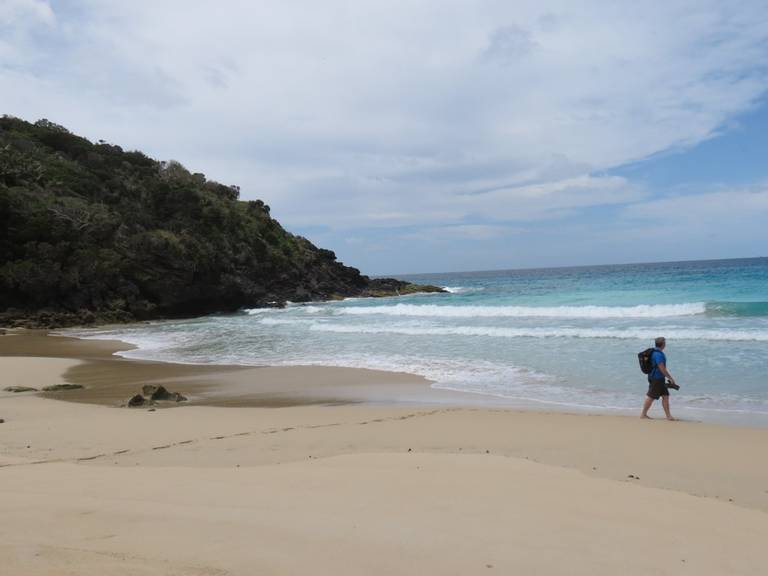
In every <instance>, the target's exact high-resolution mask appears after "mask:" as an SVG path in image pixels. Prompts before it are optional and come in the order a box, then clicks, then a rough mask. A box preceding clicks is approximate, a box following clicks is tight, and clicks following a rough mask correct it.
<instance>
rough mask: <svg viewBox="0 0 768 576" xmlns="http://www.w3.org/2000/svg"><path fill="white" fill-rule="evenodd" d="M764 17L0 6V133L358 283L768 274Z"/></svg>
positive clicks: (731, 5)
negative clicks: (616, 268)
mask: <svg viewBox="0 0 768 576" xmlns="http://www.w3.org/2000/svg"><path fill="white" fill-rule="evenodd" d="M766 91H768V3H766V2H765V1H764V0H758V1H750V0H743V1H738V2H729V1H724V0H718V1H709V0H696V1H677V0H665V1H663V2H661V1H660V2H657V1H654V0H648V1H645V2H636V1H632V2H623V1H613V2H608V1H594V2H589V1H583V2H573V1H571V0H569V1H542V0H536V1H529V0H518V1H516V2H508V1H490V0H485V1H484V0H467V1H458V0H456V1H452V0H424V1H418V0H402V1H399V0H388V1H386V2H384V1H376V2H374V1H366V0H348V1H347V0H324V1H323V2H314V1H297V0H282V1H258V0H250V1H227V0H218V1H215V2H214V1H210V2H208V1H197V2H189V1H184V0H163V1H160V2H158V1H150V0H131V1H130V2H110V1H106V0H103V1H97V0H91V1H86V0H83V1H56V0H51V1H47V2H46V1H45V0H0V113H5V114H10V115H13V116H18V117H20V118H23V119H25V120H29V121H35V120H37V119H39V118H47V119H49V120H52V121H54V122H56V123H58V124H62V125H64V126H66V127H67V128H69V129H70V130H71V131H73V132H75V133H78V134H81V135H83V136H86V137H88V138H90V139H91V140H99V139H103V140H106V141H108V142H111V143H114V144H119V145H120V146H122V147H123V148H125V149H138V150H141V151H143V152H145V153H147V154H148V155H150V156H152V157H154V158H157V159H161V160H169V159H174V160H177V161H179V162H181V163H182V164H184V165H185V166H186V167H187V168H188V169H190V170H191V171H193V172H202V173H204V174H206V176H207V177H208V178H211V179H214V180H218V181H220V182H223V183H225V184H237V185H239V186H240V187H241V198H243V199H256V198H260V199H263V200H264V201H265V202H266V203H267V204H269V205H270V206H271V209H272V215H273V216H274V217H275V218H276V219H277V220H278V221H279V222H280V223H281V224H282V225H283V226H284V227H285V228H287V229H288V230H290V231H291V232H294V233H296V234H301V235H303V236H306V237H307V238H309V239H310V240H311V241H313V242H314V243H316V244H318V245H319V246H322V247H324V248H329V249H331V250H334V251H335V252H336V254H337V256H338V258H339V259H340V260H342V261H344V262H345V263H346V264H349V265H352V266H355V267H357V268H360V269H361V270H362V271H363V272H364V273H367V274H374V275H378V274H399V273H418V272H440V271H464V270H490V269H505V268H527V267H539V266H543V267H547V266H571V265H588V264H601V263H624V262H647V261H662V260H687V259H708V258H731V257H752V256H768V226H766V222H768V162H766V151H767V150H768V146H767V145H768V98H767V97H766V96H767V95H766Z"/></svg>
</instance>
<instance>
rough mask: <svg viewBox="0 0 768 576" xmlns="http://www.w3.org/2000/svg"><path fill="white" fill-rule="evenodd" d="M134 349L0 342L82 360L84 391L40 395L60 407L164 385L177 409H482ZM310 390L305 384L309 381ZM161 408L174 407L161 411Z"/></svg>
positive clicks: (65, 339) (74, 372) (66, 340)
mask: <svg viewBox="0 0 768 576" xmlns="http://www.w3.org/2000/svg"><path fill="white" fill-rule="evenodd" d="M134 348H135V346H133V345H131V344H129V343H126V342H122V341H119V340H99V339H87V338H78V337H74V336H66V335H59V334H51V333H49V332H48V331H28V330H24V331H20V332H16V333H14V334H6V335H5V336H0V358H2V357H8V356H34V357H44V358H70V359H74V360H78V361H80V363H79V364H78V365H76V366H72V367H71V368H70V369H68V370H67V371H66V373H65V374H64V380H65V381H66V383H70V384H76V385H80V386H83V388H82V389H79V390H69V391H66V393H64V392H62V393H40V395H41V396H44V397H51V398H55V399H60V400H66V401H72V402H83V403H93V404H103V405H107V406H121V405H124V404H125V402H127V400H128V399H129V398H130V397H131V396H133V395H134V394H137V393H139V392H140V391H141V386H142V385H144V384H162V385H163V386H166V388H168V389H169V390H172V391H174V392H179V393H181V394H183V395H184V396H187V397H188V398H189V401H187V402H184V403H181V404H179V406H182V405H187V406H233V407H234V406H237V407H285V406H302V405H311V404H327V405H341V404H363V403H364V404H381V405H422V406H432V405H434V406H440V405H446V404H450V405H479V404H483V402H482V401H478V399H477V398H476V397H475V396H476V395H474V394H471V393H462V392H459V391H450V390H441V389H436V388H432V387H430V381H429V380H427V379H426V378H423V377H421V376H418V375H415V374H410V373H406V372H390V371H384V370H371V369H367V368H347V367H338V366H313V365H305V366H302V365H295V366H267V365H264V366H248V365H230V364H185V363H177V362H166V361H158V360H144V359H136V358H125V357H123V356H119V355H117V354H116V353H117V352H120V351H126V350H132V349H134ZM310 381H311V382H312V384H311V385H307V383H308V382H310ZM158 407H164V408H165V407H170V405H168V404H162V405H160V406H158Z"/></svg>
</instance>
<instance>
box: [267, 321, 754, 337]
mask: <svg viewBox="0 0 768 576" xmlns="http://www.w3.org/2000/svg"><path fill="white" fill-rule="evenodd" d="M262 323H264V324H298V323H300V321H297V320H280V321H277V320H276V319H266V318H265V319H264V320H262ZM305 323H306V324H308V326H309V328H310V330H314V331H320V332H336V333H347V334H404V335H411V336H488V337H492V338H610V339H623V340H648V339H651V340H652V339H653V338H655V335H656V332H657V330H656V329H643V328H628V329H612V328H605V329H603V328H504V327H496V326H423V327H422V326H402V325H390V326H384V325H377V324H358V325H344V324H332V323H319V322H306V321H305ZM665 335H666V336H667V338H670V339H675V340H712V341H728V342H768V332H765V331H747V330H700V329H683V328H676V329H667V330H665Z"/></svg>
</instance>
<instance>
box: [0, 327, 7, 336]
mask: <svg viewBox="0 0 768 576" xmlns="http://www.w3.org/2000/svg"><path fill="white" fill-rule="evenodd" d="M7 333H8V332H7V331H6V329H5V328H0V336H5V335H6V334H7Z"/></svg>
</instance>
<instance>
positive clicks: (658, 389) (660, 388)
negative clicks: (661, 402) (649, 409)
mask: <svg viewBox="0 0 768 576" xmlns="http://www.w3.org/2000/svg"><path fill="white" fill-rule="evenodd" d="M662 396H669V388H667V382H666V381H665V380H651V379H650V378H649V379H648V397H649V398H653V399H654V400H658V399H659V398H661V397H662Z"/></svg>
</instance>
